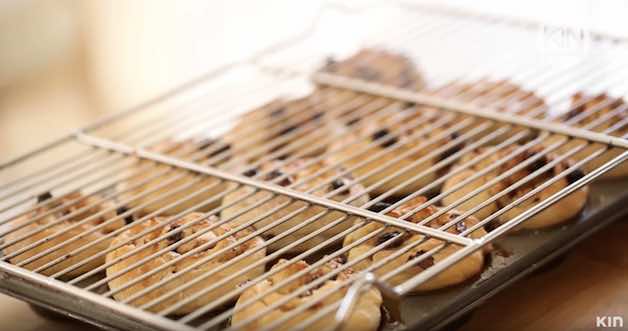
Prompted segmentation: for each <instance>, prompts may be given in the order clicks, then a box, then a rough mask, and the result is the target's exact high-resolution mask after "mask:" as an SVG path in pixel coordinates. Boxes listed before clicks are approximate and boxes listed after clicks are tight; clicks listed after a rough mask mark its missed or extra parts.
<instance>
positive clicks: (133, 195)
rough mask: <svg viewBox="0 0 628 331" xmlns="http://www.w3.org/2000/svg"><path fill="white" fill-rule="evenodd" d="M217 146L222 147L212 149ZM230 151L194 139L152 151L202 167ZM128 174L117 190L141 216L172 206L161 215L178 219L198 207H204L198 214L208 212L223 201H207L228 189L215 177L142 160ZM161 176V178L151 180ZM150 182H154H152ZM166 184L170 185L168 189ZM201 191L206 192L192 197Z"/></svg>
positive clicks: (172, 142)
mask: <svg viewBox="0 0 628 331" xmlns="http://www.w3.org/2000/svg"><path fill="white" fill-rule="evenodd" d="M214 144H222V145H219V147H212V146H213V145H214ZM229 149H230V148H229V145H228V144H223V143H220V142H217V141H215V140H199V141H194V140H191V139H188V140H181V141H175V140H170V139H169V140H164V141H162V142H160V143H159V144H156V145H154V146H151V147H150V148H149V150H151V151H154V152H158V153H162V154H165V155H168V156H173V157H176V158H178V159H182V160H186V161H194V162H196V163H202V162H203V161H204V160H207V159H208V158H212V157H217V156H218V155H223V153H230V151H229ZM210 151H213V152H210ZM206 154H209V155H206ZM194 158H196V159H194ZM198 158H200V160H199V159H198ZM127 172H128V176H127V179H126V180H125V181H123V182H121V183H120V184H119V185H118V190H119V191H121V192H122V193H121V194H120V199H121V200H122V201H127V200H128V199H130V201H129V202H128V203H126V205H128V206H129V207H131V208H136V207H140V206H141V210H140V211H138V212H137V213H136V214H138V215H147V214H150V213H154V212H156V211H157V210H159V209H160V208H162V207H165V206H167V205H169V204H173V203H176V205H174V206H172V207H170V208H167V209H165V210H163V211H161V212H160V213H159V214H160V215H176V214H178V213H181V212H184V211H186V210H188V209H190V208H192V207H194V206H196V205H199V204H200V205H201V206H200V207H199V208H197V209H196V210H197V211H209V210H211V209H213V208H215V207H217V206H219V205H220V199H219V198H216V201H212V202H206V201H207V200H209V199H211V198H213V197H215V196H216V195H218V194H220V193H221V192H223V191H224V189H225V186H226V183H225V182H221V180H220V179H218V178H216V177H212V176H208V175H203V174H199V173H196V172H193V171H188V170H184V169H180V168H174V167H171V166H169V165H166V164H162V163H157V162H154V161H150V160H143V159H137V160H135V161H134V162H133V164H132V165H131V166H130V167H129V169H128V171H127ZM158 174H159V176H158V177H156V178H152V177H154V176H156V175H158ZM149 178H152V179H150V180H149ZM195 181H196V182H195ZM166 182H168V183H169V184H167V185H166V184H165V183H166ZM193 182H195V183H193ZM202 190H205V191H204V192H203V193H200V194H197V195H195V196H192V195H193V194H194V193H197V192H201V191H202ZM186 199H187V200H186ZM153 200H154V201H153ZM145 204H146V205H145Z"/></svg>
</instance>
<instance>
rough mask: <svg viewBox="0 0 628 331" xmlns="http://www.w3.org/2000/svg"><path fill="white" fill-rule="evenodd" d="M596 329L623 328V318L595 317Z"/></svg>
mask: <svg viewBox="0 0 628 331" xmlns="http://www.w3.org/2000/svg"><path fill="white" fill-rule="evenodd" d="M595 327H597V328H623V327H624V318H623V317H621V316H597V317H595Z"/></svg>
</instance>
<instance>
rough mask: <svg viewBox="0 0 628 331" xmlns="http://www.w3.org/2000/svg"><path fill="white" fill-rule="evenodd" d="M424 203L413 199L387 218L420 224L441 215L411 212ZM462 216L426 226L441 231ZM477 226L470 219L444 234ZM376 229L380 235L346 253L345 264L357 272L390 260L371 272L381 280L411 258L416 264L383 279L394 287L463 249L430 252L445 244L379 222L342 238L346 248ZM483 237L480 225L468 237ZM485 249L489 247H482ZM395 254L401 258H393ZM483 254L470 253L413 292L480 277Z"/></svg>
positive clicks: (446, 214)
mask: <svg viewBox="0 0 628 331" xmlns="http://www.w3.org/2000/svg"><path fill="white" fill-rule="evenodd" d="M426 202H427V198H425V197H423V196H419V197H416V198H414V199H411V200H409V201H407V202H406V203H404V204H402V205H401V206H399V207H397V208H395V209H393V210H392V211H390V212H389V213H388V216H391V217H397V218H400V217H402V216H405V214H409V213H411V214H410V215H409V216H407V217H406V218H405V220H406V221H409V222H412V223H420V222H421V221H424V220H425V219H427V218H428V217H431V216H433V215H435V214H436V213H439V212H440V209H439V208H437V207H434V206H429V205H428V206H426V207H425V208H423V209H421V210H418V211H414V210H415V209H417V208H419V207H420V206H421V205H423V204H425V203H426ZM412 212H414V213H412ZM461 214H462V213H461V212H459V211H456V210H450V211H447V212H444V213H443V214H442V215H440V216H438V217H436V218H435V219H433V220H431V221H429V222H428V223H427V224H426V226H429V227H431V228H440V227H442V226H444V225H446V224H448V223H450V222H452V221H453V220H454V219H456V218H457V217H459V216H460V215H461ZM477 223H478V220H477V219H476V218H475V217H473V216H470V217H467V218H465V219H463V220H460V221H458V222H457V223H455V224H453V225H452V226H450V227H449V228H447V229H446V231H447V232H449V233H452V234H460V233H462V232H464V231H467V230H469V229H471V228H472V227H474V226H476V225H477ZM382 229H383V231H382ZM378 230H379V231H382V232H380V233H379V234H378V235H376V236H374V237H373V238H370V239H368V240H366V241H364V242H362V243H360V244H358V245H357V246H355V247H353V248H352V249H350V250H349V253H348V261H349V262H357V263H356V264H355V265H354V268H355V269H356V270H365V269H367V268H369V267H371V266H372V265H374V264H376V263H380V262H381V261H384V260H388V259H390V261H388V262H386V263H384V265H383V266H381V267H380V268H377V269H375V270H371V271H372V272H374V273H375V275H377V276H380V277H382V276H384V275H386V274H387V273H389V272H393V271H396V270H398V269H399V268H401V267H402V266H403V265H405V264H406V263H408V262H412V260H413V259H419V260H418V263H417V264H413V265H412V266H411V267H409V268H407V269H404V270H403V271H401V272H398V273H397V274H396V275H394V276H392V278H390V279H388V280H386V281H387V282H389V283H391V284H393V285H400V284H402V283H404V282H406V281H408V280H410V279H412V278H414V277H416V276H417V275H418V274H420V273H421V272H423V271H424V270H427V269H429V268H430V267H431V266H433V265H435V264H437V263H438V262H440V261H442V260H444V259H446V258H447V257H449V256H451V255H452V254H455V253H456V252H457V251H459V250H460V249H461V248H462V247H460V246H457V245H454V244H449V245H446V246H444V248H442V249H440V250H438V251H436V252H435V253H434V252H431V251H432V250H434V249H435V248H437V247H439V246H441V245H442V244H443V243H444V242H443V241H442V240H440V239H436V238H426V236H424V235H422V234H419V233H417V232H412V233H411V232H408V231H407V230H403V229H400V228H396V227H393V226H385V225H384V224H382V223H379V222H369V223H367V225H365V226H363V227H361V228H360V229H358V230H357V231H355V232H353V233H351V234H350V235H348V236H347V237H346V238H345V241H344V245H345V246H349V245H351V244H353V243H355V242H357V241H359V240H361V239H363V238H365V237H367V236H368V235H369V234H371V233H373V232H374V231H378ZM484 235H486V231H484V228H483V227H481V226H480V227H478V228H477V229H475V230H474V231H472V232H471V233H470V234H469V237H471V238H480V237H482V236H484ZM384 243H387V244H388V245H387V246H385V247H384V248H382V249H380V250H379V251H377V252H375V253H374V254H372V253H371V250H372V249H373V248H374V247H376V246H379V245H382V244H384ZM485 250H488V248H485ZM400 252H403V253H400ZM426 253H429V254H426ZM431 253H433V254H431ZM398 254H400V255H399V256H396V255H398ZM484 254H485V252H483V251H477V252H474V253H472V254H470V255H469V256H467V257H465V258H464V259H463V260H461V261H460V262H458V263H456V264H454V265H452V266H451V267H449V268H447V269H445V270H444V271H443V272H441V273H438V274H437V275H436V276H434V277H433V278H431V279H429V280H428V281H426V282H424V283H422V284H420V285H418V286H417V287H416V288H414V289H413V290H412V292H413V293H420V292H424V291H430V290H436V289H441V288H445V287H448V286H453V285H457V284H460V283H463V282H465V281H467V280H469V279H471V278H473V277H475V276H477V275H479V274H480V273H481V272H482V269H483V268H484V264H485V257H484Z"/></svg>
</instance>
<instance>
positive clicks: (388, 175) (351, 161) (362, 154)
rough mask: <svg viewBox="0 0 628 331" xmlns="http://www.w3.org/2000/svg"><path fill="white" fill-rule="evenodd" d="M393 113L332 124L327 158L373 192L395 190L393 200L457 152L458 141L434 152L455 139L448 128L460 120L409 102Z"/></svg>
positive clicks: (426, 181)
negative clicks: (343, 167) (355, 121)
mask: <svg viewBox="0 0 628 331" xmlns="http://www.w3.org/2000/svg"><path fill="white" fill-rule="evenodd" d="M397 107H398V109H396V110H395V111H394V112H392V114H390V113H388V114H385V113H382V112H380V113H378V114H375V115H372V116H369V117H367V118H364V119H362V120H361V121H359V122H358V123H355V124H352V125H347V126H341V125H337V126H336V128H337V129H336V136H337V138H336V140H335V141H334V142H333V143H332V144H331V145H330V147H329V149H328V154H329V159H330V160H331V161H332V162H334V163H338V164H343V165H344V166H345V167H346V168H347V169H349V170H351V173H352V175H353V177H354V178H356V180H359V181H360V182H361V183H362V184H364V186H365V187H367V188H368V187H371V186H372V185H375V184H377V186H376V187H375V188H374V189H373V192H374V193H375V194H383V193H385V192H388V191H389V190H392V189H396V191H395V192H394V193H393V194H394V195H396V196H404V195H408V194H411V193H414V192H416V191H417V190H419V189H421V188H422V187H424V186H425V185H428V184H430V183H431V182H433V181H434V180H435V179H436V178H437V177H438V176H439V175H440V174H441V171H439V170H436V169H432V167H433V166H434V165H435V164H436V163H438V162H439V161H441V160H442V159H444V158H446V157H448V156H450V155H451V154H453V153H455V152H457V151H458V150H459V149H460V148H462V146H463V143H457V144H454V145H451V146H450V147H449V148H446V149H444V150H442V151H440V152H435V150H437V149H439V148H441V147H442V146H443V145H445V144H448V143H450V142H452V141H453V140H455V139H457V138H458V137H459V132H458V131H457V130H454V129H453V126H455V125H456V124H457V123H458V122H459V121H458V120H456V119H457V118H460V116H458V115H456V114H451V113H440V112H439V110H437V109H434V108H429V107H423V106H415V105H412V104H398V105H397Z"/></svg>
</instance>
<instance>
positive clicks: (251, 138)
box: [224, 89, 355, 163]
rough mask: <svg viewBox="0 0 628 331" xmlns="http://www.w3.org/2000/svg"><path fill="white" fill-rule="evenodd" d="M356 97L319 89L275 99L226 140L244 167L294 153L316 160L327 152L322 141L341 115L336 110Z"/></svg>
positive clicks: (237, 126) (246, 116) (243, 121)
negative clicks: (269, 157)
mask: <svg viewBox="0 0 628 331" xmlns="http://www.w3.org/2000/svg"><path fill="white" fill-rule="evenodd" d="M354 97H355V93H352V92H348V91H340V90H333V91H332V90H331V89H319V90H316V91H314V92H312V93H311V94H310V95H308V96H305V97H301V98H297V99H284V98H279V99H274V100H272V101H270V102H268V103H266V104H264V105H262V106H260V107H258V108H256V109H254V110H252V111H249V112H247V113H245V114H243V115H242V116H240V117H239V118H238V119H237V120H236V123H235V125H234V126H233V128H231V129H230V130H229V131H228V132H227V133H226V134H225V136H224V139H225V141H227V142H228V143H229V144H230V145H231V146H232V152H233V154H234V156H235V157H237V158H238V159H240V160H241V161H242V162H243V163H251V162H254V161H257V160H259V159H261V158H263V157H266V156H268V155H269V154H275V157H274V158H276V159H282V158H285V157H287V156H288V155H290V154H295V153H300V154H299V155H300V156H302V157H310V156H316V155H319V154H321V153H322V152H323V151H324V150H325V148H326V144H323V143H321V141H323V140H324V139H326V138H327V137H328V136H329V134H328V132H327V129H328V128H327V123H328V122H329V121H330V120H333V118H334V117H337V116H340V115H341V114H338V112H337V111H336V110H337V108H336V107H335V106H338V105H340V104H341V103H343V102H346V101H347V100H349V99H351V98H354Z"/></svg>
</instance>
